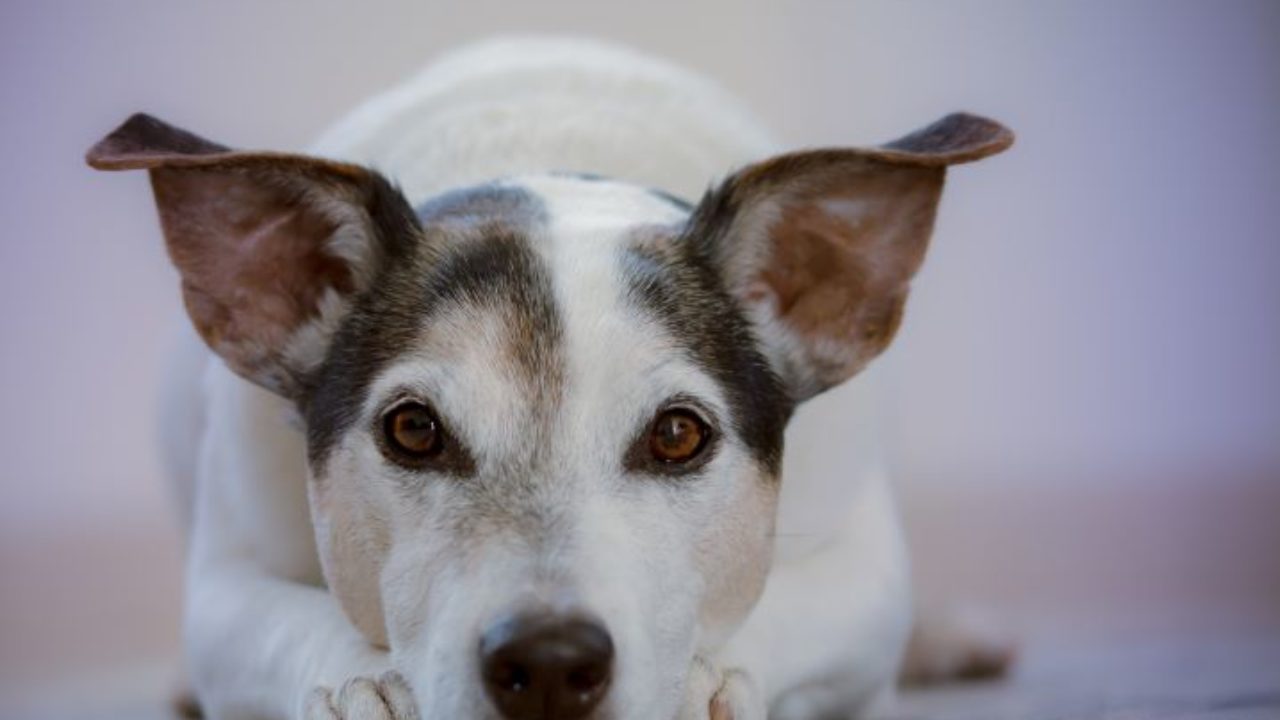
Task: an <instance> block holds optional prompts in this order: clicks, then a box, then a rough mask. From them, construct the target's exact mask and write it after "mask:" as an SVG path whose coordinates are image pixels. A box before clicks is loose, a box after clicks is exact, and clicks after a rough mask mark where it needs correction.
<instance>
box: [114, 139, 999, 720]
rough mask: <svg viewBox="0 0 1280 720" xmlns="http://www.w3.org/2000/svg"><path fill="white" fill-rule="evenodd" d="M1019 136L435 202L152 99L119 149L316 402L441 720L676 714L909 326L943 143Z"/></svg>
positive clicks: (236, 365)
mask: <svg viewBox="0 0 1280 720" xmlns="http://www.w3.org/2000/svg"><path fill="white" fill-rule="evenodd" d="M1008 142H1009V136H1008V134H1007V131H1005V130H1004V129H1003V128H1001V127H999V126H998V125H995V124H994V123H990V122H989V121H984V120H981V119H978V118H973V117H969V116H952V117H951V118H948V119H947V120H944V121H942V122H940V123H938V124H936V125H935V126H932V127H931V128H929V129H927V130H926V131H924V132H922V133H918V134H916V135H913V136H909V137H908V138H904V139H903V140H902V141H899V142H898V143H895V144H893V145H890V146H886V147H885V148H882V149H876V150H828V151H815V152H810V153H801V154H796V155H791V156H783V157H781V158H776V159H774V160H770V161H767V162H764V163H760V164H758V165H755V166H751V167H749V168H747V169H745V170H743V171H741V172H739V173H737V174H736V175H734V176H732V177H731V178H729V179H728V180H727V181H725V183H723V184H722V185H721V186H719V187H718V188H716V189H715V190H713V191H712V192H710V193H708V195H707V197H706V198H704V199H703V201H702V203H701V204H699V205H697V206H696V207H695V206H691V205H687V204H684V203H682V202H680V201H678V200H675V199H673V198H670V197H669V196H666V195H664V194H662V193H658V192H655V191H651V190H648V189H645V188H640V187H636V186H632V185H628V184H625V183H621V182H615V181H611V180H606V179H599V178H590V177H580V176H567V175H546V176H537V177H527V178H519V179H511V180H503V181H497V182H494V183H492V184H489V185H485V186H482V187H476V188H470V189H461V190H457V191H454V192H452V193H449V194H447V195H445V196H442V197H438V198H435V199H433V200H431V201H429V202H428V203H426V204H425V205H424V206H422V207H419V208H417V209H413V208H410V207H409V205H408V203H407V202H406V201H405V200H404V198H403V197H401V196H400V194H399V193H398V192H397V191H396V190H395V189H394V188H393V187H392V186H391V185H389V184H388V183H387V182H386V181H385V180H383V179H382V178H381V177H379V176H377V175H376V174H375V173H373V172H371V171H368V170H365V169H363V168H359V167H356V166H351V165H345V164H339V163H333V162H328V161H322V160H315V159H310V158H303V157H298V156H285V155H276V154H268V153H244V152H233V151H230V150H228V149H226V148H224V147H222V146H218V145H215V144H213V143H209V142H207V141H204V140H201V139H199V138H196V137H195V136H192V135H189V134H186V133H183V132H181V131H178V130H176V129H174V128H171V127H168V126H165V125H163V124H161V123H158V122H157V121H154V120H152V119H149V118H145V117H137V118H134V119H133V120H131V121H130V122H129V123H126V124H125V125H124V126H123V127H122V128H121V129H120V130H118V131H117V132H116V133H113V134H112V135H111V136H108V138H107V139H105V140H104V141H103V142H102V143H100V144H99V145H98V146H96V147H95V148H94V150H93V151H91V153H90V161H91V162H93V163H94V164H95V165H97V166H100V167H105V168H108V169H124V168H147V169H149V170H151V172H152V180H153V186H154V189H155V192H156V197H157V202H158V205H159V208H160V211H161V218H162V221H163V225H164V229H165V234H166V238H167V241H168V245H169V250H170V253H171V256H172V257H173V259H174V262H175V264H176V265H177V266H178V268H179V270H180V271H181V272H182V274H183V288H184V294H185V299H186V303H187V307H188V309H189V311H190V313H191V315H192V319H193V321H194V322H195V324H196V327H197V329H198V330H199V331H200V332H201V334H202V336H203V337H204V338H205V339H206V341H207V342H208V343H209V344H210V347H212V348H213V349H214V350H215V351H216V352H218V353H219V354H220V355H221V356H222V357H223V358H224V359H225V360H226V362H227V363H228V365H229V366H230V367H232V368H233V369H234V370H236V371H237V372H239V373H240V374H242V375H243V376H245V377H246V378H248V379H250V380H252V381H254V382H257V383H259V384H261V385H263V386H265V387H268V388H270V389H272V390H274V391H276V392H279V393H281V394H282V395H285V396H287V397H289V398H291V399H293V400H294V401H295V403H296V404H297V406H298V409H299V413H300V416H301V417H302V419H303V421H304V425H305V428H306V433H307V440H308V453H309V461H310V468H311V485H310V488H311V499H312V514H313V518H314V521H315V526H316V532H317V539H318V546H319V548H320V550H321V555H322V561H323V564H324V568H325V574H326V578H327V580H328V582H329V585H330V587H331V589H332V591H333V592H334V594H335V595H336V596H337V598H338V599H339V601H340V602H341V603H342V606H343V608H344V609H345V611H346V612H347V614H348V616H349V617H350V618H351V619H352V621H353V622H354V623H355V624H356V625H357V626H358V627H359V628H360V629H361V630H362V631H363V632H364V633H365V634H366V635H367V636H368V637H369V638H370V639H371V640H373V641H374V642H377V643H380V644H384V645H386V646H388V647H390V649H391V650H392V652H393V654H394V657H395V662H396V665H397V667H399V668H400V669H401V670H402V672H404V673H405V674H406V676H407V677H408V678H409V680H410V683H411V685H412V686H413V688H414V691H415V693H416V695H417V697H418V702H419V705H420V709H421V711H422V714H423V716H424V717H458V718H461V717H498V716H501V717H510V718H539V717H585V716H586V715H588V714H590V713H595V714H594V715H592V716H593V717H599V718H609V719H614V718H617V719H622V718H637V719H639V718H645V719H648V718H653V717H670V716H672V715H673V714H674V713H675V710H676V708H677V707H678V705H679V702H680V693H681V690H680V689H681V686H682V682H683V678H684V677H685V675H686V674H687V671H688V668H689V665H690V662H691V661H692V659H693V657H694V655H695V653H698V652H700V651H707V650H711V649H714V648H715V647H717V646H718V645H719V644H721V643H722V642H723V641H724V640H725V639H726V638H727V637H728V636H729V634H731V633H732V631H733V630H734V629H735V628H736V627H737V626H738V625H739V624H740V623H741V621H742V620H743V619H744V617H745V616H746V614H747V613H748V612H749V611H750V609H751V607H752V606H753V604H754V603H755V601H756V599H757V598H758V596H759V594H760V591H761V589H762V587H763V584H764V580H765V577H766V575H767V573H768V569H769V564H770V550H771V547H772V530H773V518H774V511H775V505H776V500H777V494H778V488H779V483H780V481H781V478H780V477H779V467H780V461H781V453H782V436H783V430H784V428H785V426H786V422H787V419H788V417H789V416H790V413H791V411H792V409H793V407H794V406H795V404H796V403H797V402H800V401H802V400H804V399H805V398H807V397H809V396H811V395H813V394H815V393H817V392H820V391H821V390H823V389H825V388H827V387H830V386H832V385H834V384H836V383H838V382H841V381H842V380H844V379H846V378H847V377H849V376H851V375H852V374H854V373H855V372H857V370H859V369H860V368H861V367H862V366H863V365H865V363H866V362H867V361H869V360H870V359H871V358H872V357H874V356H875V355H876V354H878V353H879V352H880V351H881V350H882V349H883V348H884V347H885V346H886V345H887V343H888V341H889V339H890V338H891V337H892V335H893V333H894V330H895V329H896V327H897V323H898V321H899V318H900V315H901V309H902V305H903V302H904V301H905V297H906V290H907V285H908V282H909V280H910V278H911V276H912V275H913V273H914V272H915V270H916V269H917V268H918V266H919V264H920V261H921V259H922V257H923V252H924V248H925V245H926V243H927V239H928V236H929V233H930V230H931V226H932V220H933V213H934V208H935V206H936V203H937V200H938V197H939V194H940V192H941V187H942V179H943V173H944V167H945V165H946V164H949V163H954V162H960V161H965V160H970V159H976V158H978V157H982V156H985V155H988V154H991V153H993V152H996V151H998V150H1000V149H1002V148H1003V147H1004V146H1006V145H1007V144H1008ZM548 708H551V709H548Z"/></svg>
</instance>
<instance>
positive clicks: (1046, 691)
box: [884, 633, 1280, 720]
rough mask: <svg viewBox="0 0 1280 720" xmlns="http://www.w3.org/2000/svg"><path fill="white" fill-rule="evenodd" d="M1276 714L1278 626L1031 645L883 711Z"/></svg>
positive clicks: (1033, 719) (1183, 719)
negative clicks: (1007, 662) (1018, 656)
mask: <svg viewBox="0 0 1280 720" xmlns="http://www.w3.org/2000/svg"><path fill="white" fill-rule="evenodd" d="M1147 718H1172V719H1176V720H1193V719H1205V720H1207V719H1209V718H1215V719H1217V720H1261V719H1262V718H1268V719H1270V720H1275V719H1277V718H1280V634H1276V633H1262V634H1258V635H1253V636H1248V637H1230V638H1227V637H1216V638H1214V637H1209V638H1201V639H1197V640H1191V639H1188V638H1179V639H1176V640H1170V639H1165V640H1154V641H1146V642H1136V643H1125V644H1119V643H1117V644H1110V643H1107V642H1100V643H1096V644H1086V645H1082V646H1079V647H1075V648H1067V647H1062V646H1058V647H1053V646H1040V647H1036V646H1032V647H1030V648H1028V652H1027V653H1026V655H1025V657H1024V659H1023V661H1022V663H1021V664H1020V665H1019V666H1018V667H1017V668H1016V669H1015V671H1014V674H1013V675H1012V676H1011V677H1010V678H1008V679H1007V680H1003V681H998V682H991V683H981V684H971V685H960V686H951V687H939V688H933V689H926V690H916V691H912V692H908V693H904V695H903V697H902V699H901V702H900V703H899V706H898V707H897V708H896V709H894V710H893V711H892V712H891V713H889V714H886V715H885V716H884V720H917V719H918V720H1086V719H1087V720H1145V719H1147Z"/></svg>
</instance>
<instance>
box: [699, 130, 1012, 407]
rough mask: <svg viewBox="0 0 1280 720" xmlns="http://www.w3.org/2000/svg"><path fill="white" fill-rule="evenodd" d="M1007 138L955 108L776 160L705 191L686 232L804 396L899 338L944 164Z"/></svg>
mask: <svg viewBox="0 0 1280 720" xmlns="http://www.w3.org/2000/svg"><path fill="white" fill-rule="evenodd" d="M1012 142H1013V134H1012V133H1011V132H1010V131H1009V130H1008V129H1007V128H1005V127H1004V126H1002V125H1000V124H999V123H996V122H993V121H991V120H987V119H985V118H980V117H975V116H973V115H964V114H957V115H950V116H948V117H946V118H944V119H942V120H940V121H938V122H936V123H934V124H933V125H930V126H929V127H927V128H924V129H922V130H919V131H917V132H915V133H912V134H911V135H908V136H906V137H903V138H902V139H900V140H896V141H894V142H892V143H889V144H887V145H884V146H882V147H878V148H870V149H834V150H813V151H807V152H798V153H794V154H789V155H783V156H780V157H776V158H773V159H771V160H766V161H764V162H761V163H758V164H756V165H752V166H749V167H747V168H745V169H743V170H741V171H739V172H738V173H736V174H734V175H732V176H730V177H729V178H728V179H727V180H726V181H725V182H724V183H723V184H721V185H720V186H719V187H718V188H716V189H714V190H712V191H711V192H710V193H708V194H707V197H706V198H704V199H703V200H702V202H701V204H700V205H699V206H698V208H697V209H696V210H695V211H694V214H693V217H692V219H691V221H690V225H689V230H688V234H687V237H688V239H689V241H690V242H692V243H694V245H695V246H696V247H698V248H700V249H701V250H702V251H704V252H705V253H706V254H707V255H709V256H710V259H711V261H712V263H713V264H714V265H715V266H716V267H717V268H719V270H720V272H721V274H722V276H723V278H724V281H725V284H726V285H727V287H728V290H729V292H730V293H731V294H732V295H733V296H735V297H736V298H737V300H738V301H739V302H740V303H742V304H743V306H744V307H745V309H746V310H747V312H748V314H749V315H750V316H751V318H752V320H753V322H754V324H755V327H756V330H757V332H758V333H759V335H760V339H761V340H762V341H763V342H764V344H765V350H766V352H767V353H768V354H769V356H770V358H769V359H770V361H771V362H772V364H773V366H774V368H775V370H777V372H778V373H779V374H780V375H781V376H782V379H783V381H784V382H785V383H786V384H787V387H788V389H789V390H790V392H791V394H792V397H793V398H794V399H795V400H797V401H800V400H804V399H807V398H809V397H812V396H813V395H816V394H817V393H819V392H822V391H823V390H826V389H827V388H830V387H831V386H833V385H836V384H838V383H840V382H842V381H844V380H846V379H848V378H849V377H851V376H852V375H854V374H855V373H857V372H858V371H859V370H861V369H862V368H863V367H864V366H865V365H866V364H867V362H868V361H870V360H871V359H872V358H874V357H875V356H876V355H878V354H879V353H880V352H881V351H882V350H884V348H885V347H886V346H887V345H888V344H889V341H890V340H891V339H892V338H893V335H894V333H895V332H896V330H897V328H898V323H899V321H900V320H901V317H902V309H903V305H904V303H905V301H906V298H907V289H908V286H909V284H910V281H911V278H912V276H913V275H914V274H915V272H916V270H917V269H918V268H919V267H920V263H921V261H922V260H923V258H924V252H925V248H926V246H927V245H928V241H929V235H930V234H931V232H932V231H933V219H934V214H935V210H936V208H937V205H938V199H939V197H941V194H942V185H943V178H944V176H945V174H946V167H947V166H948V165H953V164H956V163H963V162H970V161H973V160H978V159H981V158H984V157H987V156H989V155H993V154H995V153H998V152H1000V151H1002V150H1004V149H1005V148H1007V147H1009V145H1010V144H1012Z"/></svg>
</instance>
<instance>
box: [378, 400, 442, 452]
mask: <svg viewBox="0 0 1280 720" xmlns="http://www.w3.org/2000/svg"><path fill="white" fill-rule="evenodd" d="M382 431H383V437H384V439H385V441H386V444H387V447H388V449H389V450H391V451H392V452H394V453H397V454H399V455H402V456H404V457H405V458H407V459H412V460H421V459H425V458H429V457H434V456H436V455H439V454H440V452H441V450H443V449H444V442H443V437H442V435H443V432H442V429H441V427H440V421H439V420H437V419H436V416H435V414H434V413H432V412H431V408H428V407H427V406H426V405H423V404H422V403H417V402H406V403H402V404H400V405H397V406H396V407H394V408H392V409H391V411H390V412H388V413H387V414H386V415H385V416H384V418H383V421H382Z"/></svg>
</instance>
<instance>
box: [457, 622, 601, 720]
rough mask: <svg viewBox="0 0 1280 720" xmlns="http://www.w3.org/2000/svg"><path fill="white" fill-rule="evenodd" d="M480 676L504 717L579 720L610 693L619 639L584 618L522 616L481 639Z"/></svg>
mask: <svg viewBox="0 0 1280 720" xmlns="http://www.w3.org/2000/svg"><path fill="white" fill-rule="evenodd" d="M480 673H481V675H482V677H483V679H484V688H485V691H486V692H487V693H488V694H489V698H490V699H491V700H492V701H493V704H494V706H496V707H497V708H498V711H499V712H500V713H502V716H503V717H504V718H508V719H509V720H577V719H578V718H583V717H586V716H587V714H588V713H590V712H591V711H592V710H593V709H595V707H596V706H598V705H599V704H600V701H601V700H603V699H604V696H605V694H606V693H607V692H608V690H609V681H610V680H611V678H612V674H613V638H611V637H610V636H609V632H608V631H607V630H605V628H604V627H603V626H602V625H601V624H600V623H598V622H595V621H593V620H589V619H586V618H583V617H563V616H557V615H551V614H538V615H522V616H517V617H515V618H512V619H509V620H506V621H503V622H500V623H498V624H497V625H495V626H494V627H492V628H491V629H490V630H489V631H488V632H486V633H485V634H484V636H483V637H482V638H481V640H480Z"/></svg>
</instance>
